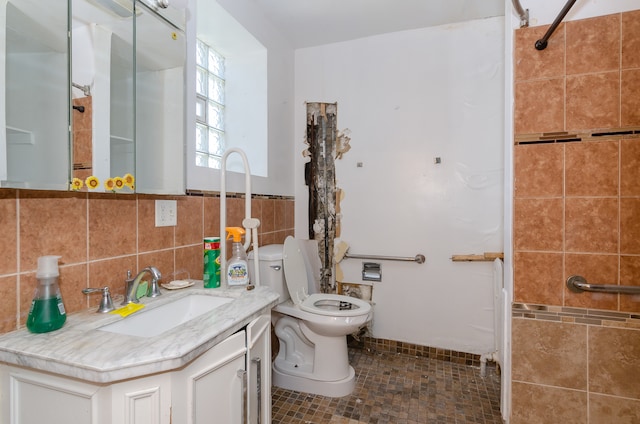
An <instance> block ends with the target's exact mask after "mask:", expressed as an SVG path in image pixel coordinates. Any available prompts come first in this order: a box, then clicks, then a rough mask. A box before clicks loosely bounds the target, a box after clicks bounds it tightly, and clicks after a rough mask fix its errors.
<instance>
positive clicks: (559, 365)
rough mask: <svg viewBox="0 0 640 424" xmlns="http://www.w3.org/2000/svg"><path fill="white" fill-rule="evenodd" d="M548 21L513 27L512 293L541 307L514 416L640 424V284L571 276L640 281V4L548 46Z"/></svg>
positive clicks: (523, 353) (522, 333) (522, 329)
mask: <svg viewBox="0 0 640 424" xmlns="http://www.w3.org/2000/svg"><path fill="white" fill-rule="evenodd" d="M547 28H548V27H547V26H543V27H532V28H524V29H520V30H517V31H516V35H515V52H514V57H515V64H514V71H515V90H514V93H515V111H514V116H515V122H514V128H515V138H516V146H515V148H514V152H515V153H514V154H515V158H514V167H515V181H514V190H515V192H514V222H513V231H514V236H513V247H514V262H513V263H514V301H515V302H517V303H518V304H520V306H521V307H522V308H523V309H525V310H529V311H530V312H529V313H522V311H516V310H515V309H514V317H513V322H512V330H513V332H512V346H513V348H512V363H513V364H512V375H513V382H512V416H511V422H512V423H515V424H518V423H528V424H531V423H546V422H562V423H587V422H588V423H590V424H594V423H612V422H616V423H636V422H640V368H638V367H637V364H638V363H639V362H640V315H639V314H638V312H640V296H629V295H616V294H596V293H581V294H575V293H572V292H570V291H568V290H567V289H566V288H565V280H566V279H567V277H569V276H570V275H573V274H580V275H583V276H584V277H585V278H586V279H587V281H589V282H592V283H600V284H620V285H640V242H639V241H638V240H640V131H638V130H639V129H640V54H639V52H640V11H633V12H626V13H621V14H614V15H607V16H600V17H596V18H590V19H584V20H578V21H571V22H567V23H564V24H562V25H560V26H559V27H558V29H557V30H556V32H555V33H554V35H553V36H552V37H551V39H550V41H549V45H548V47H547V49H546V50H543V51H537V50H536V49H535V48H534V43H535V41H536V40H537V39H539V38H541V37H542V35H543V34H544V33H545V32H546V30H547ZM602 133H608V135H604V136H602V135H600V134H602ZM535 310H552V311H553V310H555V311H558V314H557V315H555V316H551V315H549V314H542V313H534V312H535ZM594 310H602V311H601V312H599V313H600V314H601V315H604V316H605V317H606V316H607V314H609V316H611V317H612V318H611V322H608V321H607V320H606V319H605V320H604V321H603V320H594V319H590V318H586V319H585V318H584V317H583V316H585V315H586V316H589V314H593V313H595V312H594ZM531 311H534V312H531ZM613 311H616V312H613ZM623 313H624V314H623ZM625 314H626V315H625ZM622 315H624V316H627V317H628V318H625V319H622V321H620V316H622ZM576 316H580V317H582V318H576ZM607 323H608V324H607ZM634 364H635V365H634Z"/></svg>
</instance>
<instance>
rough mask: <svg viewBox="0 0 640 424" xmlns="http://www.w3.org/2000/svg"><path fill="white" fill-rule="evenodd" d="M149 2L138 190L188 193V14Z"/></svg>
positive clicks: (140, 52) (139, 75) (139, 80)
mask: <svg viewBox="0 0 640 424" xmlns="http://www.w3.org/2000/svg"><path fill="white" fill-rule="evenodd" d="M149 2H153V3H155V0H144V1H137V3H136V4H137V6H138V7H137V13H136V79H135V87H136V90H135V92H136V114H135V117H136V125H135V128H136V131H135V140H136V191H137V192H140V193H154V194H184V192H185V181H184V140H185V104H186V103H185V102H186V99H185V90H184V87H185V72H184V69H185V61H186V39H185V34H184V10H182V9H177V8H174V7H172V6H171V5H172V4H178V3H179V2H178V1H177V0H173V1H170V2H169V5H170V6H169V7H168V8H166V9H158V8H154V7H152V6H149V5H148V4H150V3H149ZM154 12H155V13H154Z"/></svg>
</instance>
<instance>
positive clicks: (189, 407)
mask: <svg viewBox="0 0 640 424" xmlns="http://www.w3.org/2000/svg"><path fill="white" fill-rule="evenodd" d="M246 352H247V349H246V346H245V332H244V331H240V332H238V333H235V334H234V335H232V336H230V337H229V338H227V339H226V340H224V341H223V342H221V343H219V344H217V345H216V346H214V347H212V348H211V349H210V350H208V351H207V352H205V353H204V354H203V355H201V356H199V357H198V358H197V359H196V360H195V361H193V362H192V363H190V364H189V365H187V367H186V368H184V369H182V370H180V371H177V372H175V373H173V382H172V393H173V396H172V418H173V422H174V423H185V424H207V423H225V424H236V423H238V424H240V423H244V422H245V421H244V415H243V412H244V411H243V410H244V406H243V405H246V398H245V397H244V396H245V390H244V387H246V386H243V380H245V381H246V370H245V355H246Z"/></svg>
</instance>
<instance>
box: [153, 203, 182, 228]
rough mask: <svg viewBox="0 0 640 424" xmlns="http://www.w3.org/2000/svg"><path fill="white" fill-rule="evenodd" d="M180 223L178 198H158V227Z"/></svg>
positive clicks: (173, 225)
mask: <svg viewBox="0 0 640 424" xmlns="http://www.w3.org/2000/svg"><path fill="white" fill-rule="evenodd" d="M176 225H178V202H177V201H176V200H156V227H175V226H176Z"/></svg>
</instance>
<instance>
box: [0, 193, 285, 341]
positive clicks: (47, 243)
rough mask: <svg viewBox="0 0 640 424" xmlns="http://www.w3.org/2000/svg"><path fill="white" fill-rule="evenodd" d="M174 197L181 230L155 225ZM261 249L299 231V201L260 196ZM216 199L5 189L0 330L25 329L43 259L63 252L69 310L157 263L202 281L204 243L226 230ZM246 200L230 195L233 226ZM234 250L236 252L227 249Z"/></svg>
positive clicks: (255, 211) (256, 209) (118, 290)
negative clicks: (93, 290) (158, 203)
mask: <svg viewBox="0 0 640 424" xmlns="http://www.w3.org/2000/svg"><path fill="white" fill-rule="evenodd" d="M156 199H175V200H176V201H177V205H178V225H177V226H175V227H156V226H155V200H156ZM251 208H252V215H253V216H254V217H256V218H259V219H260V221H261V225H260V227H259V236H258V238H259V241H260V244H261V245H265V244H271V243H282V242H283V241H284V239H285V237H286V236H288V235H293V232H294V201H293V200H292V199H288V198H279V197H278V198H272V197H268V196H263V197H261V196H256V197H254V198H253V200H252V206H251ZM219 211H220V199H219V197H217V196H215V195H186V196H170V197H169V196H147V195H118V194H93V193H89V194H88V193H65V192H55V191H25V190H13V189H0V240H2V242H0V293H1V294H2V296H0V333H5V332H8V331H12V330H15V329H16V328H20V327H23V326H24V323H25V321H26V317H27V314H28V312H29V306H30V303H31V298H32V296H33V292H34V289H35V284H36V280H35V271H36V268H37V258H38V257H39V256H42V255H60V256H61V257H62V258H61V259H60V265H61V266H60V290H61V291H62V297H63V299H64V303H65V307H66V309H67V311H68V312H74V311H78V310H81V309H85V308H87V307H89V306H91V307H93V306H97V305H98V304H99V301H100V297H99V295H92V296H85V295H84V294H82V292H81V290H82V289H83V288H85V287H104V286H109V288H110V289H111V291H112V293H114V294H123V291H124V278H125V276H126V271H127V270H131V271H132V272H133V273H134V274H135V272H136V271H137V270H140V269H142V268H144V267H145V266H148V265H154V266H157V267H158V268H159V269H160V271H161V273H162V274H163V276H164V277H165V278H167V279H170V278H171V277H172V276H173V275H174V273H175V272H180V271H183V270H184V271H187V272H189V275H190V276H191V278H197V279H201V278H202V238H203V237H205V236H218V235H219V232H220V228H219V227H220V212H219ZM242 218H244V199H242V198H227V225H229V226H239V225H241V222H242ZM227 251H230V249H228V250H227Z"/></svg>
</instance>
